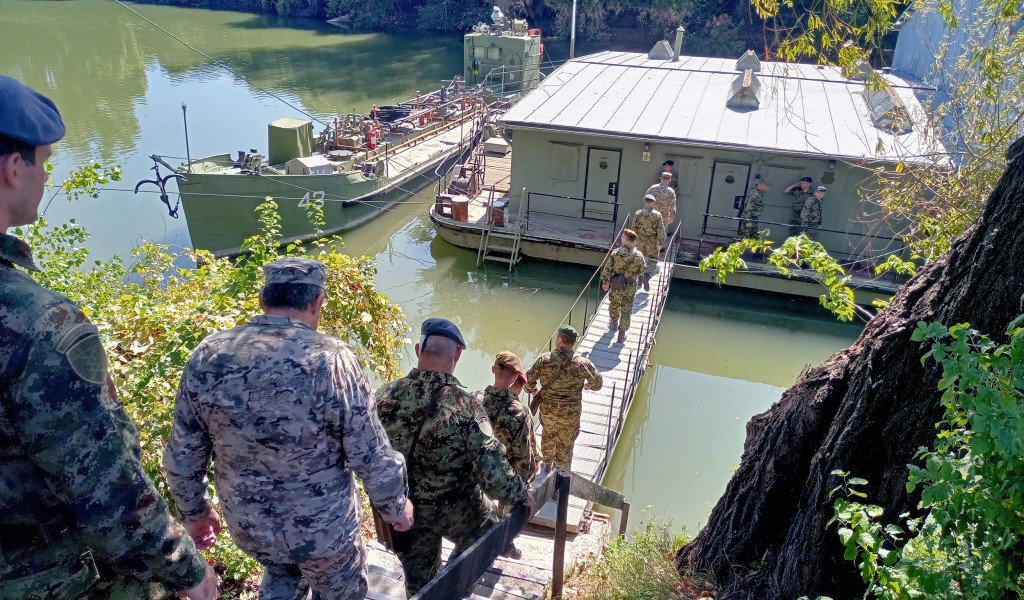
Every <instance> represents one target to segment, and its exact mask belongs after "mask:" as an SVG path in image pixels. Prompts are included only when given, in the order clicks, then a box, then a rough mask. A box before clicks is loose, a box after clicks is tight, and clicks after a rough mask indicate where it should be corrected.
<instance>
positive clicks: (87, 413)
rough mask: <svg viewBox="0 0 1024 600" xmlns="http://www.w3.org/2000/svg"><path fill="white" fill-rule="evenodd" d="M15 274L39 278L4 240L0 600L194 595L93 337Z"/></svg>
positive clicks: (194, 580)
mask: <svg viewBox="0 0 1024 600" xmlns="http://www.w3.org/2000/svg"><path fill="white" fill-rule="evenodd" d="M14 265H19V266H21V267H24V268H26V269H31V270H36V267H35V265H34V264H33V262H32V254H31V250H29V247H28V246H27V245H26V244H25V243H24V242H22V241H21V240H19V239H17V238H15V237H13V236H10V235H6V234H3V233H0V599H3V600H14V599H17V600H32V599H43V598H45V599H47V600H62V599H69V598H75V599H78V598H90V599H106V598H119V599H124V600H139V599H144V598H150V597H163V596H164V595H165V594H166V592H167V590H171V591H177V590H184V589H189V588H192V587H195V586H196V585H198V584H199V583H200V582H201V581H202V580H203V577H204V575H205V573H206V561H205V560H204V559H203V557H202V556H201V555H200V554H199V553H198V552H197V551H196V548H195V545H194V544H193V543H192V539H191V538H190V537H189V536H188V535H187V534H186V533H185V530H184V528H182V527H181V525H179V524H178V523H176V522H175V521H174V520H173V519H172V518H171V516H170V513H169V512H168V510H167V505H166V504H165V503H164V501H163V499H162V498H161V497H160V494H158V493H157V491H156V489H155V488H154V487H153V484H152V483H151V482H150V481H149V480H148V479H147V478H146V476H145V474H144V473H143V470H142V465H141V464H140V462H139V461H140V451H141V448H140V445H139V437H138V433H137V432H136V430H135V426H134V425H133V424H132V422H131V420H130V419H129V418H128V415H127V414H125V411H124V407H123V405H122V404H121V403H120V401H119V400H118V399H117V393H116V391H115V389H114V384H113V382H112V381H111V379H110V376H109V374H108V373H107V362H106V357H105V355H104V352H103V346H102V344H101V342H100V338H99V332H98V331H97V329H96V327H95V326H94V325H93V324H92V323H90V322H89V320H88V319H87V318H86V317H85V315H84V314H83V313H82V311H80V310H79V309H78V308H77V307H76V306H75V305H74V304H72V303H71V301H70V300H68V299H67V298H65V297H63V296H61V295H59V294H56V293H54V292H51V291H49V290H47V289H45V288H43V287H41V286H40V285H39V284H38V283H36V282H35V281H34V280H33V279H32V278H31V277H29V276H28V275H27V274H25V273H23V272H21V271H19V270H17V269H15V268H14ZM150 582H153V583H150Z"/></svg>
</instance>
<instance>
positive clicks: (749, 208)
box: [739, 179, 768, 239]
mask: <svg viewBox="0 0 1024 600" xmlns="http://www.w3.org/2000/svg"><path fill="white" fill-rule="evenodd" d="M767 190H768V182H766V181H765V180H763V179H758V180H757V183H755V184H754V187H752V188H750V191H749V192H747V197H746V198H744V200H743V211H742V212H740V218H741V219H743V220H742V221H740V228H739V229H740V231H739V233H740V235H742V236H743V237H745V238H751V239H753V238H755V237H757V219H758V217H760V216H761V211H763V210H764V193H765V192H766V191H767Z"/></svg>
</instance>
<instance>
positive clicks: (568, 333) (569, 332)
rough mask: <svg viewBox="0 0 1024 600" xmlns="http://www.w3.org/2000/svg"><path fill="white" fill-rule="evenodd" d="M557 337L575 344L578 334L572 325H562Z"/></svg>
mask: <svg viewBox="0 0 1024 600" xmlns="http://www.w3.org/2000/svg"><path fill="white" fill-rule="evenodd" d="M558 335H560V336H562V337H564V338H565V339H567V340H569V341H570V342H575V341H576V338H578V337H580V333H579V332H578V331H576V328H575V327H573V326H572V325H562V326H561V327H559V328H558Z"/></svg>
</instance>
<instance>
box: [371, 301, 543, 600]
mask: <svg viewBox="0 0 1024 600" xmlns="http://www.w3.org/2000/svg"><path fill="white" fill-rule="evenodd" d="M465 347H466V342H465V341H464V340H463V339H462V333H461V332H459V329H458V327H456V326H455V324H454V323H452V322H451V321H448V320H446V319H427V320H426V321H424V322H423V326H422V327H421V328H420V342H419V343H418V344H416V356H417V359H418V362H417V366H416V368H414V369H412V370H411V371H409V373H408V375H406V376H405V377H402V378H400V379H396V380H395V381H392V382H390V383H387V384H385V385H383V386H381V387H380V389H378V390H377V410H378V412H379V414H380V420H381V422H382V423H383V424H384V428H385V429H386V430H387V433H388V437H390V438H391V441H392V443H393V444H394V447H395V449H397V450H399V451H400V452H402V454H404V455H405V457H406V460H407V463H408V468H409V489H410V492H409V495H410V497H411V498H412V500H413V502H415V503H416V512H417V515H416V523H415V524H414V525H413V527H412V529H410V530H409V531H406V532H394V533H393V534H392V542H393V544H394V550H395V553H396V554H398V558H399V559H400V560H401V561H402V570H403V571H404V572H405V586H406V589H407V591H408V594H409V596H413V595H414V594H416V593H417V592H419V591H420V589H422V588H423V586H425V585H426V584H427V583H428V582H429V581H430V580H431V579H433V578H434V577H435V576H436V575H437V573H438V570H439V569H440V567H441V538H442V536H443V537H446V538H448V539H450V540H451V541H452V542H454V543H455V552H463V551H465V550H466V549H467V548H469V547H470V546H471V545H473V543H474V542H475V541H476V540H478V539H479V538H480V536H481V535H483V534H484V532H486V531H487V529H489V528H490V527H491V526H492V525H493V524H495V523H497V517H496V516H495V513H494V506H493V503H492V502H491V501H490V500H488V498H487V497H488V496H489V497H490V498H493V499H495V500H500V501H502V502H507V503H509V504H520V503H522V502H526V503H527V504H528V505H529V506H530V508H531V510H532V508H533V502H534V500H533V495H532V493H529V492H528V488H527V484H526V482H525V481H523V478H522V477H520V476H518V475H516V473H515V471H514V470H513V469H512V467H511V466H510V465H509V464H508V461H506V460H505V458H504V457H503V456H502V454H503V451H504V450H503V448H502V446H501V443H500V442H498V440H497V439H495V437H494V432H493V430H492V428H491V422H490V421H489V420H488V418H487V414H486V413H485V412H484V409H483V407H482V406H481V405H480V403H479V402H477V400H476V397H474V396H473V395H472V394H470V393H469V392H466V391H465V390H463V389H462V384H461V383H459V380H458V379H456V378H455V376H454V375H453V374H452V373H453V372H454V371H455V365H456V363H457V362H458V360H459V357H461V356H462V350H463V349H465ZM485 494H486V496H485Z"/></svg>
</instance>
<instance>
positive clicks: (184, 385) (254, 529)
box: [164, 258, 413, 600]
mask: <svg viewBox="0 0 1024 600" xmlns="http://www.w3.org/2000/svg"><path fill="white" fill-rule="evenodd" d="M263 272H264V275H265V277H266V284H265V285H264V287H263V289H262V290H261V291H260V306H261V307H262V308H263V311H264V313H265V314H263V315H260V316H257V317H255V318H253V319H252V321H250V322H249V323H247V324H245V325H242V326H240V327H235V328H234V329H231V330H228V331H221V332H218V333H214V334H213V335H211V336H209V337H207V338H206V339H205V340H203V342H202V343H201V344H200V345H199V347H198V348H196V350H195V352H194V353H193V354H192V357H191V358H190V359H189V361H188V364H186V366H185V372H184V373H183V374H182V377H181V384H180V386H179V387H178V397H177V400H176V402H175V407H174V429H173V431H172V432H171V439H170V442H169V443H168V445H167V449H166V451H165V452H164V468H165V469H166V471H167V483H168V484H169V486H170V488H171V491H172V492H173V493H174V497H175V500H176V502H177V505H178V510H180V511H181V513H182V515H183V516H184V518H185V522H186V527H189V528H190V531H191V530H192V527H193V526H195V527H203V526H204V520H208V519H209V520H212V519H215V515H216V513H211V511H212V508H213V505H212V503H211V499H210V495H209V492H208V489H209V482H208V481H207V477H206V473H207V471H208V469H209V466H210V459H211V457H212V458H213V461H214V470H215V472H216V487H217V495H218V496H219V497H220V502H221V507H222V508H223V510H224V516H225V518H226V519H227V522H228V529H229V531H230V532H231V537H232V538H233V539H234V540H235V543H237V544H238V547H239V548H241V549H242V550H244V551H245V552H246V553H247V554H249V555H250V556H252V557H253V558H255V559H256V560H257V561H259V562H260V563H261V564H262V565H263V567H264V573H263V581H262V583H261V584H260V598H261V600H277V599H280V600H285V599H288V600H290V599H291V598H296V597H303V596H304V595H305V593H306V590H307V589H308V588H312V589H313V598H314V600H317V599H331V600H335V599H337V600H341V599H346V600H347V599H351V600H355V599H360V600H361V599H362V598H364V597H365V596H366V590H367V584H366V576H365V573H364V570H363V563H364V558H365V555H364V552H365V551H364V549H363V545H362V542H361V539H360V533H359V524H360V515H361V506H360V499H359V493H358V491H357V489H356V485H355V481H354V480H353V477H352V474H353V473H355V474H356V475H358V476H359V478H360V480H362V482H363V488H364V489H365V490H366V494H367V495H368V496H369V497H370V500H371V501H372V502H373V504H374V506H376V507H377V510H378V511H380V514H381V515H382V516H383V518H384V519H385V520H386V521H388V522H390V523H395V527H396V528H403V529H407V528H408V527H409V526H411V525H412V516H413V507H412V503H410V502H409V501H408V485H407V483H406V477H405V461H404V459H403V458H402V456H401V455H400V454H398V453H397V452H394V451H393V450H392V449H391V444H390V443H389V442H388V437H387V435H386V434H385V433H384V429H383V427H382V426H381V424H380V421H379V420H378V419H377V414H376V412H375V410H374V406H373V396H372V391H371V389H370V384H369V381H368V380H367V377H366V374H365V373H364V371H363V368H362V366H361V365H360V364H359V362H358V360H357V359H356V357H355V355H354V354H353V353H352V350H351V349H349V347H348V346H347V345H345V344H344V343H343V342H342V341H340V340H338V339H335V338H333V337H330V336H328V335H323V334H321V333H318V332H317V331H316V327H317V326H318V324H319V320H320V311H321V308H322V307H323V304H324V302H325V300H326V297H327V294H326V283H327V267H326V266H325V265H324V264H323V263H320V262H317V261H314V260H310V259H305V258H285V259H281V260H276V261H274V262H272V263H269V264H267V265H266V266H264V267H263ZM210 514H213V515H214V517H212V518H210V517H207V515H210Z"/></svg>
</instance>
